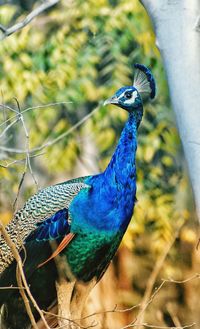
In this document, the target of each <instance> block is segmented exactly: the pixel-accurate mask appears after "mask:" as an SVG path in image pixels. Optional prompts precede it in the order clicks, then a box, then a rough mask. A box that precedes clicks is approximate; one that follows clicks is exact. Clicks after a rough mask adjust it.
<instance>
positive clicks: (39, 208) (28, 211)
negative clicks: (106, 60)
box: [0, 64, 156, 329]
mask: <svg viewBox="0 0 200 329" xmlns="http://www.w3.org/2000/svg"><path fill="white" fill-rule="evenodd" d="M155 92H156V87H155V80H154V78H153V75H152V73H151V71H150V70H149V69H148V68H147V67H145V66H144V65H141V64H135V75H134V83H133V86H125V87H122V88H120V89H119V90H117V92H116V93H115V94H114V95H113V96H112V97H111V98H109V99H108V100H106V101H105V102H104V105H108V104H114V105H116V106H117V107H119V108H122V109H124V110H126V111H127V112H128V120H127V122H126V124H125V127H124V129H123V131H122V133H121V137H120V139H119V142H118V145H117V147H116V149H115V152H114V154H113V156H112V158H111V160H110V162H109V164H108V166H107V168H106V169H105V171H104V172H102V173H99V174H96V175H92V176H87V177H80V178H76V179H72V180H69V181H66V182H63V183H60V184H57V185H53V186H49V187H47V188H44V189H42V190H40V191H39V192H38V193H37V194H35V195H33V196H32V197H31V198H30V199H28V201H27V202H26V203H25V205H24V207H23V208H22V209H21V210H19V211H18V212H17V213H16V214H15V216H14V218H13V220H12V221H11V222H10V223H9V224H8V225H7V226H6V230H7V232H8V233H9V235H10V237H11V239H12V241H13V242H14V244H15V246H16V247H17V249H18V250H19V251H20V254H21V256H22V258H23V259H24V256H26V257H25V262H24V272H25V275H26V278H27V280H28V283H29V284H30V288H31V292H32V294H33V296H34V297H35V298H36V300H37V301H38V303H39V306H40V307H41V308H42V309H47V308H48V307H49V306H50V305H51V304H52V302H53V301H55V300H56V288H55V282H62V280H63V282H64V281H66V282H68V283H69V285H68V288H67V290H66V295H65V296H64V298H65V299H66V303H68V305H69V310H70V311H69V314H68V316H69V318H71V319H73V317H74V316H75V311H76V319H77V318H81V315H82V311H83V307H84V304H85V301H86V298H87V296H88V294H89V292H90V290H91V289H92V287H93V286H94V285H95V284H96V283H97V282H98V281H99V280H100V279H101V278H102V276H103V274H104V273H105V271H106V269H107V267H108V265H109V263H110V262H111V260H112V258H113V257H114V255H115V253H116V251H117V249H118V247H119V244H120V242H121V240H122V238H123V235H124V233H125V232H126V229H127V227H128V224H129V222H130V220H131V217H132V215H133V210H134V205H135V202H136V149H137V130H138V127H139V125H140V122H141V120H142V116H143V103H144V102H145V101H147V100H149V99H153V98H154V97H155ZM24 249H26V252H25V251H24ZM59 262H60V264H61V265H62V266H58V264H59ZM15 276H16V262H15V260H14V257H13V254H12V252H11V250H10V248H9V247H8V245H7V244H6V242H5V240H4V239H3V237H2V236H1V237H0V286H1V287H8V286H10V285H16V278H15ZM69 287H70V288H69ZM58 290H59V289H58V287H57V292H58ZM47 292H48V293H47ZM62 298H63V296H62ZM58 299H59V292H58ZM75 301H76V302H75ZM58 302H59V300H58ZM66 303H65V304H66ZM77 305H78V306H77ZM0 306H1V309H3V310H4V311H2V312H1V313H2V316H1V317H2V320H1V321H2V323H4V326H5V328H11V329H27V328H30V322H29V318H28V316H27V314H26V312H25V309H24V304H23V301H22V299H21V297H20V295H19V292H18V291H17V290H14V289H13V290H12V289H10V290H9V289H8V290H0ZM77 309H78V313H77ZM77 314H78V315H77ZM35 316H36V318H37V317H38V314H37V313H35Z"/></svg>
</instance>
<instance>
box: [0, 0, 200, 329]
mask: <svg viewBox="0 0 200 329" xmlns="http://www.w3.org/2000/svg"><path fill="white" fill-rule="evenodd" d="M40 4H41V2H39V1H34V0H30V1H29V0H26V1H6V4H4V1H1V7H0V23H1V24H2V25H3V26H6V27H7V26H11V25H13V24H14V23H16V22H18V21H21V20H23V19H24V18H25V17H26V16H27V14H28V13H29V12H30V11H31V10H32V9H33V8H35V6H37V5H40ZM134 63H142V64H145V65H147V66H149V67H150V68H151V69H152V71H153V74H154V76H155V78H156V81H157V97H156V100H155V101H154V102H153V103H151V104H150V105H147V106H145V113H144V118H143V122H142V124H141V127H140V129H139V146H138V150H137V199H138V202H137V204H136V206H135V213H134V216H133V219H132V222H131V224H130V226H129V229H128V232H127V234H126V235H125V237H124V239H123V242H122V244H121V247H120V249H119V251H118V253H117V255H116V257H115V259H114V261H113V263H112V264H111V266H110V268H109V270H108V272H107V273H106V275H105V276H104V278H103V280H102V281H101V282H100V284H99V285H98V286H97V287H96V288H95V290H94V291H93V293H92V296H91V300H90V303H89V306H88V309H87V314H90V313H93V312H102V311H104V313H101V314H100V315H98V316H95V318H96V320H97V321H98V322H99V324H98V325H97V326H96V328H98V326H100V327H101V328H103V329H106V328H108V329H117V328H123V327H124V328H125V326H126V325H128V324H131V323H132V325H131V326H130V327H134V326H137V328H143V327H145V328H155V327H156V326H157V327H156V328H159V327H163V326H165V327H179V328H182V327H183V326H185V325H188V326H189V325H191V324H192V323H194V322H195V323H196V326H195V325H194V326H192V327H193V328H199V327H200V315H199V306H198V301H199V300H198V296H199V293H200V287H199V280H198V279H199V276H198V274H197V273H198V272H200V258H199V253H200V249H198V239H199V236H200V235H199V226H198V222H197V220H196V217H195V213H194V205H193V197H192V191H191V188H190V186H189V181H188V176H187V166H186V163H185V159H184V155H183V152H182V147H181V144H180V140H179V136H178V132H177V129H176V123H175V117H174V114H173V112H172V109H171V106H170V99H169V94H168V87H167V83H166V76H165V73H164V67H163V63H162V62H161V58H160V55H159V52H158V50H157V48H156V46H155V38H154V34H153V30H152V26H151V23H150V21H149V18H148V16H147V14H146V12H145V10H144V8H143V7H142V6H141V4H140V3H139V1H136V0H135V1H134V0H132V1H130V0H123V1H120V0H100V1H95V0H88V1H79V0H65V1H64V0H63V1H60V2H59V3H58V4H57V5H56V6H54V7H52V8H50V9H48V10H47V11H45V12H43V13H42V14H41V15H40V16H38V17H37V18H36V19H35V20H34V21H33V22H32V23H30V24H29V25H28V26H26V27H25V28H23V29H22V30H21V31H19V32H17V33H15V34H13V35H11V36H10V37H8V38H5V39H4V40H2V41H1V42H0V91H1V95H0V98H1V101H0V103H1V107H0V189H1V190H0V219H1V220H2V221H3V223H7V222H8V221H9V220H10V219H11V218H12V216H13V213H14V212H15V211H16V210H17V209H18V208H19V207H20V206H21V205H22V204H23V203H24V202H25V200H26V199H27V198H28V197H29V196H31V195H32V194H33V193H35V192H36V191H37V189H38V188H42V187H45V186H48V185H50V184H54V183H58V182H62V181H65V180H67V179H69V178H73V177H77V176H82V175H86V174H95V173H97V172H99V171H103V170H104V169H105V167H106V165H107V164H108V162H109V160H110V158H111V155H112V153H113V151H114V149H115V146H116V143H117V140H118V138H119V136H120V133H121V130H122V128H123V126H124V123H125V121H126V119H127V114H126V113H125V112H123V111H122V110H119V109H118V108H115V107H112V106H107V107H105V108H104V107H103V106H102V104H103V101H104V100H105V99H106V98H108V97H110V96H111V95H112V94H113V92H114V91H116V89H118V88H119V87H121V86H123V85H130V84H131V83H132V80H133V74H134V69H133V65H134ZM20 113H21V117H20ZM90 114H91V115H90ZM82 120H84V122H83V123H82V124H78V127H77V126H76V124H77V123H81V122H82ZM70 129H71V130H70ZM16 199H17V202H16ZM163 279H165V280H171V282H168V281H163ZM173 281H175V282H173ZM156 287H157V290H155V288H156ZM138 304H140V305H138ZM134 306H136V307H134ZM118 310H121V311H118ZM122 310H124V311H122ZM107 311H110V312H107ZM93 320H94V318H92V317H91V322H92V321H93ZM140 323H144V326H142V325H140V326H139V325H138V324H140ZM145 323H146V324H149V325H145Z"/></svg>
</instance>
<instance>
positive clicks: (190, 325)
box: [121, 322, 196, 329]
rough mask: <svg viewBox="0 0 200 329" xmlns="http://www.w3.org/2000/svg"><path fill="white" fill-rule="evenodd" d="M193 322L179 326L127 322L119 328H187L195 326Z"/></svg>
mask: <svg viewBox="0 0 200 329" xmlns="http://www.w3.org/2000/svg"><path fill="white" fill-rule="evenodd" d="M195 324H196V323H195V322H194V323H191V324H188V325H185V326H181V327H174V326H173V327H166V326H157V325H155V324H149V323H145V322H144V323H140V324H129V325H128V326H125V327H123V328H121V329H127V328H134V327H139V326H143V327H147V328H154V329H187V328H192V327H194V326H195Z"/></svg>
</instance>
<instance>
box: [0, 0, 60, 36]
mask: <svg viewBox="0 0 200 329" xmlns="http://www.w3.org/2000/svg"><path fill="white" fill-rule="evenodd" d="M58 2H59V0H47V1H45V2H44V3H42V4H41V5H40V6H38V7H37V8H35V9H34V10H33V11H32V12H31V13H30V14H28V15H27V16H26V17H25V19H24V20H23V21H22V22H19V23H16V24H14V25H13V26H11V27H8V28H6V27H5V26H3V25H0V30H1V32H2V35H1V40H3V39H4V38H6V37H8V36H10V35H11V34H13V33H15V32H17V31H19V30H21V29H22V28H24V27H25V26H26V25H28V24H29V23H30V22H31V21H32V20H33V19H34V18H35V17H37V16H38V15H40V14H41V13H43V12H44V11H45V10H47V9H48V8H50V7H52V6H54V5H56V4H57V3H58Z"/></svg>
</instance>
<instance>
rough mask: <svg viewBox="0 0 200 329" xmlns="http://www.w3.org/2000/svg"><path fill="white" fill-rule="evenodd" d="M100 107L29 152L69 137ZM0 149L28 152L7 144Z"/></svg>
mask: <svg viewBox="0 0 200 329" xmlns="http://www.w3.org/2000/svg"><path fill="white" fill-rule="evenodd" d="M98 109H99V107H96V108H95V109H94V110H92V111H91V112H90V113H89V114H87V115H86V116H84V117H83V118H82V119H81V120H79V121H78V122H77V123H76V124H75V125H73V126H72V127H71V128H70V129H68V130H67V131H65V132H64V133H63V134H61V135H59V136H58V137H56V138H54V139H52V140H51V141H49V142H47V143H44V144H42V145H41V146H38V147H35V148H33V149H30V151H29V153H33V152H37V151H41V150H43V149H44V148H48V147H50V146H52V145H54V144H56V143H58V142H59V141H60V140H62V139H63V138H65V137H67V136H68V135H70V134H71V133H73V132H74V131H75V130H76V129H77V128H78V127H80V126H81V125H82V124H83V123H84V122H85V121H87V120H88V119H89V118H90V117H92V116H93V115H94V113H95V112H96V111H97V110H98ZM0 150H3V151H5V152H10V153H18V154H24V153H26V150H22V149H15V148H7V147H5V146H0Z"/></svg>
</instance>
